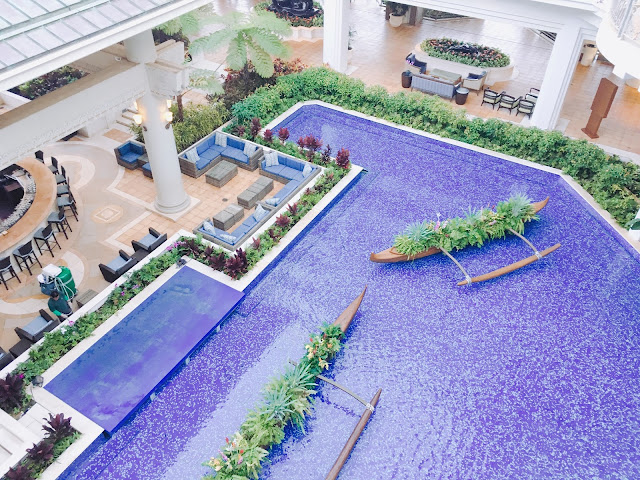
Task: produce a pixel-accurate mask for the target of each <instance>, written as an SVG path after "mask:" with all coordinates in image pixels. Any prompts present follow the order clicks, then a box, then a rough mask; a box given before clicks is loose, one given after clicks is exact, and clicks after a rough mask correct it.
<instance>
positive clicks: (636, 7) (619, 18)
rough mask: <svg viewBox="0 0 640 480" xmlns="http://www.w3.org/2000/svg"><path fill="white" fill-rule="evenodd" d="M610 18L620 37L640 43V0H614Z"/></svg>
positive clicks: (610, 7) (611, 4) (611, 5)
mask: <svg viewBox="0 0 640 480" xmlns="http://www.w3.org/2000/svg"><path fill="white" fill-rule="evenodd" d="M609 18H610V20H611V23H612V24H613V26H614V27H615V29H616V31H617V33H618V38H622V39H624V40H628V41H631V42H635V43H638V44H640V0H612V1H611V3H610V6H609Z"/></svg>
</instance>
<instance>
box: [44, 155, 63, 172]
mask: <svg viewBox="0 0 640 480" xmlns="http://www.w3.org/2000/svg"><path fill="white" fill-rule="evenodd" d="M43 161H44V159H43ZM49 170H51V173H53V174H54V175H58V173H59V172H58V159H57V158H56V157H51V165H49Z"/></svg>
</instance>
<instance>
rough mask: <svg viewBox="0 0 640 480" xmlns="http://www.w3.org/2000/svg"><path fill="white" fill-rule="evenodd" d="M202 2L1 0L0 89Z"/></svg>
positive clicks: (51, 68)
mask: <svg viewBox="0 0 640 480" xmlns="http://www.w3.org/2000/svg"><path fill="white" fill-rule="evenodd" d="M207 3H208V1H207V0H0V91H2V90H7V89H9V88H12V87H14V86H16V85H19V84H21V83H23V82H25V81H28V80H31V79H33V78H36V77H38V76H40V75H42V74H44V73H47V72H50V71H51V70H54V69H56V68H59V67H62V66H64V65H67V64H69V63H71V62H73V61H76V60H79V59H80V58H83V57H85V56H87V55H90V54H92V53H95V52H97V51H99V50H101V49H103V48H106V47H108V46H110V45H113V44H114V43H117V42H120V41H122V40H125V39H127V38H129V37H132V36H134V35H137V34H138V33H141V32H143V31H145V30H149V29H151V28H153V27H156V26H158V25H159V24H161V23H164V22H166V21H168V20H171V19H173V18H176V17H178V16H180V15H182V14H185V13H187V12H190V11H192V10H194V9H196V8H198V7H201V6H203V5H205V4H207Z"/></svg>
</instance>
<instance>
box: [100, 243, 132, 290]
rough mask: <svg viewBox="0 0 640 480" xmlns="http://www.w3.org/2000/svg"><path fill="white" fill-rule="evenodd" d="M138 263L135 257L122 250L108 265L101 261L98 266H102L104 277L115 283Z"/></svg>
mask: <svg viewBox="0 0 640 480" xmlns="http://www.w3.org/2000/svg"><path fill="white" fill-rule="evenodd" d="M136 263H138V261H137V260H136V259H135V258H133V257H130V256H129V255H127V254H126V252H123V251H122V250H120V251H119V252H118V256H117V257H116V258H114V259H113V260H111V261H110V262H109V263H107V264H106V265H105V264H104V263H100V264H98V267H99V268H100V271H101V272H102V276H103V277H104V279H105V280H106V281H107V282H109V283H113V282H115V281H116V280H117V279H118V278H120V277H121V276H122V275H124V274H125V273H126V272H127V271H129V270H130V269H131V267H133V266H134V265H135V264H136Z"/></svg>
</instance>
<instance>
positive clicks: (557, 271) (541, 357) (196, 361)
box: [65, 106, 640, 480]
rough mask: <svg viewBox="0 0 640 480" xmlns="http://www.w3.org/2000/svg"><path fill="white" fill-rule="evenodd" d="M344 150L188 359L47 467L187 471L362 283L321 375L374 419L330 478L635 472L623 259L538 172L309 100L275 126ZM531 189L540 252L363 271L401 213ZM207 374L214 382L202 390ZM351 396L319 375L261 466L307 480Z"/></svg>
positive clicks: (343, 421)
mask: <svg viewBox="0 0 640 480" xmlns="http://www.w3.org/2000/svg"><path fill="white" fill-rule="evenodd" d="M281 125H283V126H286V127H287V128H289V130H290V132H291V138H292V139H296V138H298V137H299V136H301V135H307V134H309V133H314V134H316V135H318V136H320V137H321V138H322V139H323V140H324V142H325V144H326V143H330V144H331V145H332V147H334V151H335V150H336V149H337V148H340V147H346V148H349V149H350V150H351V154H352V155H351V159H352V161H353V162H354V163H356V164H358V165H362V166H363V167H365V168H366V169H367V170H368V172H369V173H367V174H366V175H364V176H363V178H362V179H361V180H360V181H359V182H358V183H357V184H356V185H355V186H354V187H353V188H351V189H350V190H349V191H348V192H347V193H346V194H345V195H344V196H343V197H342V198H341V200H340V201H339V202H338V203H336V204H335V205H334V206H333V208H331V210H330V211H329V212H328V213H327V214H326V215H325V216H324V217H322V218H321V219H320V220H319V221H318V222H317V223H316V224H315V225H314V226H313V228H312V229H309V231H308V232H307V233H306V235H305V236H304V237H303V238H301V239H300V240H299V241H298V242H297V243H296V244H295V245H294V246H293V247H292V248H291V249H290V250H289V251H288V252H287V253H286V255H284V256H283V257H282V258H281V259H280V261H279V263H278V264H277V265H275V266H274V267H273V269H272V270H271V271H270V272H269V273H268V274H267V275H265V276H264V277H262V278H261V279H260V280H259V281H258V282H257V284H255V285H252V286H251V287H250V288H249V289H247V291H246V292H245V293H246V297H245V299H244V301H243V303H242V304H241V305H240V306H239V307H238V309H237V311H236V313H235V314H234V315H233V316H232V317H231V318H230V320H229V321H228V322H227V324H225V327H224V328H223V329H222V330H221V332H220V333H219V334H216V335H214V336H213V337H212V338H211V339H210V341H209V342H208V343H206V344H205V345H204V346H203V347H202V348H201V350H200V351H199V352H198V353H197V354H195V355H194V356H193V357H192V361H191V363H190V364H189V365H187V366H186V367H184V369H183V370H182V371H181V372H180V373H179V374H178V375H176V376H175V377H174V378H173V379H172V380H171V381H170V382H169V383H168V384H167V385H166V387H165V388H164V389H163V390H162V391H161V392H160V393H159V395H158V396H157V398H156V399H155V400H154V401H153V402H151V403H149V404H148V405H146V406H145V407H143V408H142V409H141V410H140V411H139V413H138V414H137V415H136V416H135V417H134V418H132V419H131V420H130V422H129V423H128V424H125V425H124V426H123V427H122V428H121V429H120V430H119V431H118V432H117V433H116V434H115V435H114V436H113V437H112V439H111V440H109V441H106V442H104V443H103V444H102V445H96V447H95V448H94V449H93V451H92V452H90V453H89V454H88V455H87V456H86V458H85V459H84V461H83V462H81V463H80V464H79V465H77V466H76V468H75V469H74V470H73V471H72V472H69V473H68V475H67V476H66V477H65V478H79V479H85V478H86V479H88V478H105V479H106V478H136V479H147V478H149V479H151V478H154V479H155V478H166V479H176V478H180V479H182V478H198V477H199V475H201V474H202V473H204V472H206V471H207V469H206V468H204V467H202V466H201V463H202V462H203V461H206V460H207V459H208V458H209V456H211V455H213V454H215V453H217V451H218V448H219V447H220V445H221V444H222V443H223V442H224V437H225V436H227V435H229V434H230V433H233V431H234V430H235V429H237V428H238V426H239V425H240V423H241V422H242V420H243V419H244V416H245V413H246V411H247V410H248V409H249V408H251V407H252V406H253V405H254V404H255V402H256V401H257V400H258V399H259V390H260V387H261V385H263V384H264V383H265V382H266V379H267V378H268V377H269V376H271V375H273V374H275V373H276V372H277V371H278V370H279V369H280V368H282V366H284V365H285V364H286V361H287V359H288V358H291V359H297V358H299V357H300V356H301V355H302V354H303V347H302V345H303V344H304V342H305V339H306V338H307V333H308V332H309V331H310V330H314V329H315V328H316V327H317V326H318V325H319V324H320V323H322V322H323V321H332V320H333V319H334V318H335V317H336V316H337V315H338V314H339V313H340V312H341V311H342V309H343V308H344V307H345V306H346V305H347V304H348V303H349V302H350V300H351V299H353V298H355V296H356V295H357V294H358V293H359V292H360V290H361V289H362V287H363V286H364V285H365V284H368V285H369V289H368V293H367V296H366V297H365V299H364V302H363V304H362V306H361V310H360V311H361V313H360V314H359V316H358V317H356V320H355V322H354V324H353V325H352V327H351V333H350V335H349V339H348V341H347V349H346V350H345V351H344V352H343V353H341V354H340V355H339V356H338V358H337V360H336V361H335V367H334V368H333V369H332V370H331V372H330V375H331V376H333V377H334V378H335V379H336V380H337V381H339V382H341V383H343V384H345V385H347V386H348V387H349V388H350V389H351V390H353V391H355V392H357V393H358V394H360V395H361V396H363V397H366V398H371V396H373V394H374V393H375V391H376V389H377V388H378V387H382V389H383V392H382V397H381V399H380V403H379V405H378V409H377V410H376V413H375V414H374V416H373V417H372V419H371V421H370V423H369V425H368V427H367V429H366V430H365V432H364V434H363V435H362V437H361V439H360V441H359V442H358V444H357V445H356V448H355V450H354V452H353V454H352V455H351V457H350V458H349V460H348V462H347V464H346V465H345V469H344V470H343V472H344V473H343V478H349V479H362V480H365V479H367V480H368V479H372V478H376V479H377V478H380V479H387V478H407V479H409V478H411V479H413V478H474V479H494V478H519V479H523V478H531V479H533V478H536V479H538V478H545V479H567V478H576V479H578V478H579V479H582V478H635V477H638V476H640V457H639V456H638V453H637V452H638V447H639V445H638V438H640V420H639V418H638V415H637V411H638V408H640V380H639V377H638V369H639V367H640V345H639V343H640V340H639V338H640V336H639V335H638V334H639V333H640V332H639V331H638V330H639V327H638V317H639V315H638V312H639V311H640V308H639V307H640V285H639V284H638V282H637V278H639V276H640V264H639V263H638V257H637V255H636V254H635V253H633V251H632V250H631V248H630V247H629V246H628V245H625V244H624V243H622V239H620V238H619V236H618V235H617V234H616V233H615V232H614V231H613V230H612V229H611V228H610V227H609V226H608V225H606V224H605V223H604V222H603V220H602V219H601V218H600V217H599V216H598V215H597V214H596V213H595V212H594V211H593V210H592V209H591V208H590V207H588V206H587V205H586V203H585V202H584V201H583V200H582V199H581V198H580V197H579V196H578V195H577V194H576V193H575V192H574V191H573V190H572V189H571V188H570V187H569V186H568V185H566V183H565V182H564V181H563V180H562V179H561V178H559V177H558V176H557V175H555V174H552V173H548V172H543V171H540V170H536V169H532V168H530V167H526V166H523V165H518V164H514V163H511V162H508V161H505V160H501V159H498V158H495V157H492V156H490V155H485V154H482V153H479V152H475V151H472V150H467V149H463V148H460V147H457V146H453V145H450V144H446V143H442V142H439V141H437V140H432V139H429V138H426V137H422V136H419V135H416V134H412V133H408V132H405V131H401V130H397V129H394V128H392V127H389V126H385V125H381V124H378V123H376V122H372V121H370V120H365V119H362V118H358V117H353V116H350V115H348V114H345V113H342V112H338V111H335V110H331V109H328V108H325V107H321V106H305V107H303V108H301V109H300V110H298V111H297V112H296V113H294V114H293V115H291V116H289V117H288V118H287V119H286V120H284V121H283V122H282V123H281ZM514 192H524V193H527V194H528V195H529V196H530V197H532V198H533V199H535V200H541V199H543V198H544V197H546V196H547V195H549V196H550V197H551V200H550V202H549V205H547V207H545V209H544V210H543V211H542V212H541V215H540V216H541V219H540V220H539V221H537V222H534V223H532V224H530V225H528V226H527V230H526V235H527V238H529V239H530V240H531V241H532V242H533V243H534V244H535V245H537V246H538V248H539V249H542V248H545V247H547V246H550V245H552V244H554V243H556V242H558V241H559V242H562V244H563V246H562V248H561V249H559V250H558V251H556V252H554V253H553V254H552V255H550V256H549V257H546V258H545V259H543V260H542V261H540V262H536V263H534V264H533V265H530V266H528V267H526V268H524V269H521V270H519V271H518V272H515V273H513V274H510V275H508V276H506V277H502V278H499V279H496V280H492V281H489V282H485V283H483V284H478V285H474V286H472V287H464V288H461V287H456V286H455V283H456V282H457V281H458V280H460V279H461V278H460V272H459V271H458V269H457V268H456V267H455V265H453V264H452V263H451V262H450V261H449V260H448V259H446V258H445V257H443V256H441V255H439V256H433V257H428V258H426V259H424V260H420V261H416V262H413V263H409V264H404V265H380V264H374V263H371V262H370V261H369V260H368V256H369V253H370V252H372V251H379V250H382V249H384V248H387V247H388V246H389V245H390V243H391V241H392V237H393V235H394V234H395V233H397V232H399V231H400V230H401V229H402V228H404V226H405V225H406V224H407V223H410V222H413V221H416V220H421V219H424V218H433V217H435V215H436V213H440V214H441V215H442V216H443V217H444V218H446V217H450V216H455V215H459V214H461V213H462V212H463V211H464V210H466V209H467V208H468V207H469V206H472V207H478V206H482V205H487V204H490V205H494V204H495V203H496V202H498V201H500V200H503V199H506V198H507V197H508V196H509V195H510V194H511V193H514ZM528 255H529V251H528V249H527V247H526V246H525V245H523V244H522V242H520V241H518V240H517V239H514V238H513V237H511V238H508V239H506V240H502V241H496V242H492V243H488V244H487V245H486V246H485V247H484V248H483V249H482V250H478V249H473V248H472V249H467V250H464V251H461V252H458V253H457V254H456V258H457V259H458V260H459V261H460V262H461V263H462V264H463V265H464V266H465V267H466V268H468V270H469V271H470V273H471V274H472V275H475V274H479V273H485V272H487V271H489V270H492V269H494V268H497V267H499V266H503V265H506V264H508V263H511V262H513V261H516V260H518V259H520V258H524V257H526V256H528ZM214 384H215V386H216V387H215V388H212V385H214ZM361 413H362V406H361V405H360V404H358V403H356V402H355V401H354V400H353V399H351V398H349V397H347V396H346V395H345V394H344V393H342V392H340V391H337V390H335V389H333V388H328V387H323V388H322V390H321V394H320V395H319V396H318V401H317V402H316V406H315V410H314V415H313V417H312V418H311V419H310V420H309V422H308V432H307V435H304V436H303V435H300V434H297V433H295V432H293V433H292V434H291V435H289V436H288V437H287V439H286V440H285V442H284V443H283V445H282V447H281V448H280V449H278V451H276V452H274V453H273V454H272V455H271V460H272V464H271V465H270V466H269V467H267V469H266V470H265V474H264V477H265V478H270V479H307V478H324V475H325V474H326V473H327V472H328V470H329V468H330V467H331V465H332V464H333V462H334V460H335V458H336V457H337V455H338V453H339V451H340V449H341V448H342V445H343V444H344V442H345V441H346V439H347V438H348V436H349V434H350V433H351V430H352V429H353V427H354V425H355V424H356V422H357V420H358V418H359V416H360V414H361Z"/></svg>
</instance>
